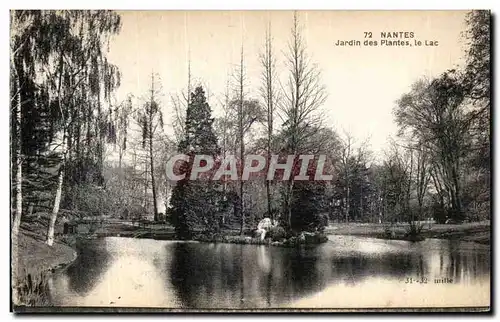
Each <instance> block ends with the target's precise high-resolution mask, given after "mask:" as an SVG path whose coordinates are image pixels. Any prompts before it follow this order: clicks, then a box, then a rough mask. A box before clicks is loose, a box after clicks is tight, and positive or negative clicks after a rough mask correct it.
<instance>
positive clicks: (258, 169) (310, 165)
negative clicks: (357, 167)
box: [165, 154, 333, 181]
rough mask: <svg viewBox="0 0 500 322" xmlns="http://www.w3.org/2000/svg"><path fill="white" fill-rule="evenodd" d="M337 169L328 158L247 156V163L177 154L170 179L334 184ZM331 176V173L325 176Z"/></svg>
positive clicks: (170, 165)
mask: <svg viewBox="0 0 500 322" xmlns="http://www.w3.org/2000/svg"><path fill="white" fill-rule="evenodd" d="M332 169H333V167H332V163H331V162H330V160H327V158H326V155H312V154H298V155H288V156H283V155H274V154H273V155H271V156H270V157H265V156H263V155H258V154H250V155H247V156H245V158H244V162H241V160H238V158H236V157H235V156H234V155H228V156H226V157H224V158H220V157H215V158H214V157H213V156H211V155H200V154H196V155H187V154H177V155H174V156H172V157H171V158H170V159H169V160H168V161H167V164H166V169H165V170H166V175H167V178H168V179H169V180H171V181H180V180H214V181H226V180H234V181H237V180H242V181H246V180H250V179H256V178H263V177H265V178H266V180H270V181H271V180H278V181H279V180H283V181H288V180H291V179H293V180H297V181H331V180H332V179H333V175H332V174H331V173H332V172H333V171H332ZM325 172H327V173H325Z"/></svg>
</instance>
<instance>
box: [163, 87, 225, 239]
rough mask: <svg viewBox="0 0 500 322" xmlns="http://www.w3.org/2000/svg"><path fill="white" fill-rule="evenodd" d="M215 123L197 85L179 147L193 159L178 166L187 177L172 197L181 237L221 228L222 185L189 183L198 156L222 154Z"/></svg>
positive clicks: (207, 182) (184, 237)
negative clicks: (201, 230)
mask: <svg viewBox="0 0 500 322" xmlns="http://www.w3.org/2000/svg"><path fill="white" fill-rule="evenodd" d="M213 122H214V119H213V118H212V111H211V108H210V106H209V105H208V103H207V100H206V97H205V92H204V91H203V88H202V87H201V86H198V87H197V88H196V89H195V91H194V92H193V93H191V97H190V100H189V103H188V108H187V111H186V124H185V130H186V132H185V138H184V139H183V140H182V141H181V142H180V143H179V147H178V150H179V152H180V153H183V154H186V155H189V156H190V158H189V161H187V162H183V163H182V164H181V166H180V167H179V172H180V173H181V174H185V178H184V179H183V180H180V181H178V182H177V184H176V186H175V187H174V190H173V193H172V198H171V212H172V219H173V224H174V226H175V229H176V233H177V236H178V237H179V238H183V239H189V238H191V237H192V235H193V231H194V229H196V228H201V229H203V230H205V231H211V232H214V231H218V229H219V222H220V220H219V219H220V218H218V217H219V216H220V214H221V212H220V211H218V207H219V205H220V200H219V199H220V197H221V188H222V187H221V185H220V184H219V183H216V182H214V181H212V180H207V179H197V180H189V177H190V175H191V169H192V166H193V163H194V157H195V155H208V156H212V157H213V158H214V160H215V159H216V158H217V157H218V156H219V155H220V148H219V146H218V143H217V137H216V136H215V134H214V130H213Z"/></svg>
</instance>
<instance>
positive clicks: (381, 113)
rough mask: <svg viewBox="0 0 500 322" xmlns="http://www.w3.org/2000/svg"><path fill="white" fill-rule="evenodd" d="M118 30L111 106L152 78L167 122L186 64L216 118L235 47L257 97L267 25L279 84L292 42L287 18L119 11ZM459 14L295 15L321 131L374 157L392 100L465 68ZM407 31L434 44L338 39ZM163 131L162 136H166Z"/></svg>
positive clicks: (388, 126) (388, 128)
mask: <svg viewBox="0 0 500 322" xmlns="http://www.w3.org/2000/svg"><path fill="white" fill-rule="evenodd" d="M119 13H120V14H121V16H122V29H121V32H120V34H119V35H118V36H115V37H114V38H113V39H112V41H111V43H110V51H109V54H108V57H109V60H110V61H111V62H112V63H114V64H116V65H117V66H118V67H119V69H120V71H121V73H122V80H121V86H120V88H119V89H118V91H117V92H116V99H117V101H120V100H123V99H125V97H126V95H127V94H128V93H132V94H133V95H135V96H141V95H146V94H147V92H148V89H149V87H150V83H151V72H155V73H157V74H158V75H159V76H160V80H161V84H162V88H163V90H162V92H163V97H162V98H161V101H162V107H163V111H164V115H165V116H166V117H165V118H166V119H167V118H169V117H170V116H171V115H173V110H172V103H171V101H170V97H171V95H175V94H180V93H181V92H182V91H183V90H185V88H186V86H187V79H188V61H190V62H191V74H192V78H193V79H194V80H195V83H200V84H202V85H203V86H204V87H205V89H206V91H207V92H208V93H209V103H210V104H211V107H212V109H213V111H214V114H215V115H218V114H219V113H220V107H219V99H220V98H221V97H222V95H223V93H224V92H225V89H226V84H227V82H228V80H231V76H230V75H231V74H232V73H233V71H234V70H235V69H236V68H237V65H238V64H239V61H240V51H241V46H242V44H243V48H244V53H245V56H244V59H245V66H246V70H247V75H248V82H247V95H248V97H249V98H250V97H251V98H259V92H258V88H259V86H260V73H261V71H262V69H261V66H260V64H259V53H260V52H261V51H262V49H263V45H264V41H265V30H266V27H267V25H268V23H269V22H270V23H271V32H272V36H273V38H274V40H273V46H274V49H275V52H276V56H277V71H278V72H279V73H280V77H281V78H283V77H285V76H286V72H287V70H286V66H285V64H284V61H285V57H284V51H285V50H286V48H287V42H288V41H289V39H290V31H291V27H292V23H293V12H292V11H120V12H119ZM465 14H466V12H465V11H299V12H298V18H299V24H300V25H301V27H302V35H303V38H304V40H305V44H306V46H307V53H308V55H309V57H310V59H311V62H312V63H315V64H317V67H318V68H319V69H320V70H321V77H322V78H321V80H322V83H323V84H324V86H325V88H326V91H327V94H328V98H327V100H326V101H325V104H324V105H323V106H322V109H323V112H324V115H325V119H324V120H323V121H324V125H325V126H328V127H331V128H333V129H334V130H336V131H337V132H339V133H343V132H344V131H347V132H349V133H351V134H352V135H353V136H354V138H355V139H356V140H357V141H358V142H361V141H364V140H365V139H366V138H369V140H370V141H369V142H370V147H371V149H372V150H373V151H374V152H375V154H376V155H380V154H381V153H382V151H383V149H384V147H385V146H386V145H387V139H388V138H389V137H391V136H394V135H395V134H396V131H397V127H396V125H395V123H394V121H393V115H392V110H393V108H394V106H395V102H396V100H397V99H398V98H399V97H401V95H402V94H404V93H405V92H408V91H409V90H410V87H411V85H412V83H414V82H415V81H416V80H418V79H419V78H421V77H423V76H426V77H433V76H437V75H439V74H440V73H442V72H443V71H445V70H446V69H449V68H454V67H457V66H458V65H460V64H462V62H463V52H464V43H463V40H462V38H461V33H462V32H463V31H464V30H465V27H466V26H465V23H464V18H465ZM401 31H403V32H405V31H407V32H413V34H414V38H412V39H408V40H410V41H411V42H412V43H413V42H414V40H415V39H417V40H420V41H422V43H425V41H426V40H427V41H438V42H439V44H438V46H432V47H431V46H420V47H418V46H413V47H382V46H377V47H368V46H360V47H358V46H353V47H350V46H347V47H339V46H336V45H335V44H336V43H337V41H338V40H360V41H361V42H363V41H364V40H365V39H364V36H365V34H364V33H365V32H371V33H372V36H373V38H372V39H371V40H376V41H379V42H380V37H381V36H380V33H381V32H401ZM167 133H168V130H167Z"/></svg>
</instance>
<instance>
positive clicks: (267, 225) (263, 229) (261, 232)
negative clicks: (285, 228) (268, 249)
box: [256, 217, 278, 240]
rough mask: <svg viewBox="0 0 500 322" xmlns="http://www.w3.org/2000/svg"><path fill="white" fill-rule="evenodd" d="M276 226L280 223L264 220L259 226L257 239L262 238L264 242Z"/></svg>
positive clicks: (268, 219)
mask: <svg viewBox="0 0 500 322" xmlns="http://www.w3.org/2000/svg"><path fill="white" fill-rule="evenodd" d="M276 226H278V222H277V221H276V220H273V221H271V219H270V218H268V217H266V218H264V219H262V220H261V221H259V224H258V225H257V230H256V234H257V237H258V236H260V240H264V238H266V233H267V231H268V230H269V229H271V228H273V227H276Z"/></svg>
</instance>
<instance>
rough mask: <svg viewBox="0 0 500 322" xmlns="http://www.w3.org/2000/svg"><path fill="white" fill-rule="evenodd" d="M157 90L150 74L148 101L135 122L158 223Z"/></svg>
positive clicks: (160, 125) (159, 124) (160, 122)
mask: <svg viewBox="0 0 500 322" xmlns="http://www.w3.org/2000/svg"><path fill="white" fill-rule="evenodd" d="M157 96H158V89H157V88H156V89H155V79H154V74H151V89H150V97H149V100H148V101H147V102H146V103H145V104H144V107H143V109H142V110H140V111H139V112H138V114H137V120H138V121H139V126H140V127H141V130H142V147H143V148H147V149H148V158H149V169H150V171H149V173H150V177H151V190H152V191H153V210H154V220H155V221H158V199H157V191H156V189H157V182H156V178H155V166H154V149H153V146H154V138H155V137H156V135H157V134H158V133H159V131H160V130H163V114H162V112H161V109H160V106H159V104H158V100H157Z"/></svg>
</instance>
